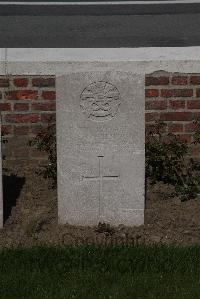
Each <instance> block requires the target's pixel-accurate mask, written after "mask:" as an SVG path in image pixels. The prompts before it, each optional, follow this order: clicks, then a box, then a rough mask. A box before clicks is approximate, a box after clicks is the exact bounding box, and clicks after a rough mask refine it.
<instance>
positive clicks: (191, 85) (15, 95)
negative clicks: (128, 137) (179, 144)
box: [0, 71, 200, 163]
mask: <svg viewBox="0 0 200 299" xmlns="http://www.w3.org/2000/svg"><path fill="white" fill-rule="evenodd" d="M145 85H146V86H145V89H146V90H145V93H146V129H147V130H151V129H152V125H153V122H154V121H155V120H158V119H160V120H163V121H164V122H165V123H166V124H167V126H166V132H173V133H175V134H177V135H180V138H182V139H183V140H186V141H188V142H190V141H192V140H193V131H194V126H193V124H192V121H193V119H194V118H195V117H200V74H177V73H172V74H170V73H166V72H160V71H159V72H155V73H153V74H150V75H146V83H145ZM0 111H1V115H2V131H3V134H4V137H3V141H4V143H3V154H4V155H6V161H7V162H8V163H9V162H12V161H14V162H16V161H20V162H21V161H25V162H26V163H27V161H29V162H36V163H38V161H41V162H44V161H46V155H45V154H44V153H41V152H38V151H37V150H35V149H33V148H31V147H29V146H28V141H29V140H30V139H31V138H32V137H33V136H35V134H36V133H37V132H38V131H39V130H40V129H41V128H42V127H45V126H47V123H48V120H50V119H51V120H52V121H55V77H54V76H7V77H3V76H0ZM192 151H193V155H198V156H199V154H200V147H199V146H195V147H192Z"/></svg>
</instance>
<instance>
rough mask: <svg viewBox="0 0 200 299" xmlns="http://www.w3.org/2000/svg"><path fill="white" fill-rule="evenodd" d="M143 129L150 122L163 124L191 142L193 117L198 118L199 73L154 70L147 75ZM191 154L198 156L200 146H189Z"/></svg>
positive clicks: (150, 128)
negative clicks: (162, 122)
mask: <svg viewBox="0 0 200 299" xmlns="http://www.w3.org/2000/svg"><path fill="white" fill-rule="evenodd" d="M145 95H146V130H152V125H153V121H155V120H161V121H164V122H165V123H166V125H167V126H166V132H171V133H174V134H176V135H178V136H179V138H180V139H182V140H184V141H187V142H192V141H193V133H194V125H193V120H194V119H195V118H198V117H200V74H179V73H166V72H155V73H153V74H150V75H146V78H145ZM191 151H192V154H193V156H199V154H200V146H192V147H191Z"/></svg>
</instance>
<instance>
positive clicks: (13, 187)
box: [3, 175, 25, 223]
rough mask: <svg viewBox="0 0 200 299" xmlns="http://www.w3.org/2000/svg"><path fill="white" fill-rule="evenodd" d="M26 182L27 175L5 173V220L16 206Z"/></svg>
mask: <svg viewBox="0 0 200 299" xmlns="http://www.w3.org/2000/svg"><path fill="white" fill-rule="evenodd" d="M24 183H25V177H18V176H16V175H10V176H7V175H3V222H4V223H5V221H6V220H7V219H8V218H9V216H10V215H11V211H12V208H13V207H14V206H16V201H17V198H18V197H19V195H20V192H21V190H22V187H23V185H24Z"/></svg>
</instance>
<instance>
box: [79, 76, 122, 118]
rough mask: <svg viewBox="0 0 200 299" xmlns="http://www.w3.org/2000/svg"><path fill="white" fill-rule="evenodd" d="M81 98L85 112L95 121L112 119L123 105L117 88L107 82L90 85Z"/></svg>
mask: <svg viewBox="0 0 200 299" xmlns="http://www.w3.org/2000/svg"><path fill="white" fill-rule="evenodd" d="M80 98H81V107H82V109H83V112H84V113H85V115H86V116H87V117H88V118H89V119H91V120H94V121H105V120H110V119H112V118H113V117H114V116H115V114H116V113H117V111H118V107H119V105H120V103H121V102H120V93H119V91H118V89H117V87H115V86H114V85H112V84H111V83H108V82H105V81H98V82H93V83H91V84H89V85H88V86H87V87H86V88H85V89H84V90H83V91H82V93H81V96H80Z"/></svg>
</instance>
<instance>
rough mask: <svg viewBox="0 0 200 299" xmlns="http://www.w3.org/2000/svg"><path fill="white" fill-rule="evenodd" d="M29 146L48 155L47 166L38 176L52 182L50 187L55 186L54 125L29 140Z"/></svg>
mask: <svg viewBox="0 0 200 299" xmlns="http://www.w3.org/2000/svg"><path fill="white" fill-rule="evenodd" d="M30 146H34V147H36V148H37V149H38V150H40V151H45V152H46V153H47V155H48V164H47V166H45V167H44V168H43V169H42V170H40V171H39V174H41V175H43V176H44V177H45V178H50V179H51V180H52V187H53V188H56V185H57V164H56V161H57V156H56V125H55V124H54V123H53V124H49V125H48V126H47V128H44V129H42V130H41V131H40V132H39V133H38V134H37V136H36V137H34V138H33V139H32V140H30Z"/></svg>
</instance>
